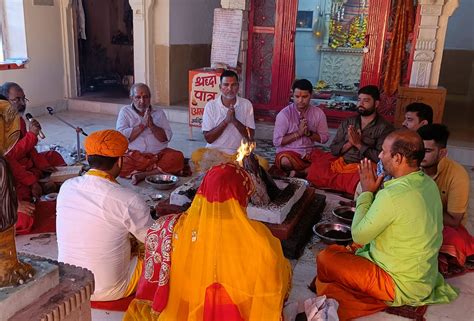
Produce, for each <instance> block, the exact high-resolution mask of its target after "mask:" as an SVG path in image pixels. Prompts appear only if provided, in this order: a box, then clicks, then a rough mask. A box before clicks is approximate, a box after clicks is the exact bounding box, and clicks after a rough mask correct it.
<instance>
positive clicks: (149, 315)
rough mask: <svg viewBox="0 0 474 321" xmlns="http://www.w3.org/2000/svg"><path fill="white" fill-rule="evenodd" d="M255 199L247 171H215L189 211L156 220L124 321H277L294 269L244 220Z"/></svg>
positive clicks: (264, 233) (263, 230)
mask: <svg viewBox="0 0 474 321" xmlns="http://www.w3.org/2000/svg"><path fill="white" fill-rule="evenodd" d="M253 191H254V186H253V182H252V179H251V178H250V176H249V175H248V174H247V173H246V172H245V171H244V170H242V169H241V168H239V167H237V166H236V165H233V164H223V165H217V166H215V167H213V168H211V169H210V170H209V171H208V173H207V174H206V176H205V177H204V179H203V182H202V184H201V186H200V187H199V190H198V192H197V194H196V197H195V198H194V201H193V203H192V205H191V207H190V208H189V210H187V211H186V212H185V213H183V214H173V215H168V216H164V217H161V218H160V219H158V220H157V221H156V223H155V224H154V225H153V227H152V228H151V229H150V230H149V231H148V234H147V237H146V241H145V248H146V254H145V264H144V271H143V272H142V276H141V278H140V282H139V286H138V289H137V295H136V299H135V300H134V301H132V303H131V305H130V306H129V309H128V311H127V313H126V315H125V318H124V320H126V321H139V320H159V321H176V320H180V321H185V320H204V321H223V320H225V321H243V320H246V321H262V320H265V321H280V320H281V316H282V308H283V302H284V300H285V298H286V296H287V294H288V291H289V289H290V281H291V267H290V265H289V262H288V261H287V260H286V259H285V257H284V256H283V251H282V249H281V244H280V242H279V241H278V239H276V238H275V237H274V236H272V234H271V232H270V231H269V230H268V228H267V227H266V226H265V225H263V224H262V223H260V222H257V221H253V220H249V219H248V218H247V214H246V207H247V203H248V200H249V196H250V195H251V193H252V192H253ZM236 231H238V232H237V233H236Z"/></svg>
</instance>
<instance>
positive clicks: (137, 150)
mask: <svg viewBox="0 0 474 321" xmlns="http://www.w3.org/2000/svg"><path fill="white" fill-rule="evenodd" d="M130 98H131V99H132V103H131V104H130V105H128V106H125V107H123V108H122V109H121V110H120V113H119V115H118V118H117V125H116V128H117V130H118V131H119V132H121V133H122V134H123V135H124V136H125V137H127V139H128V141H129V151H128V152H127V153H126V154H125V155H124V161H123V167H122V172H121V173H120V176H121V177H126V178H132V179H133V180H132V183H137V182H138V180H139V178H144V176H146V175H137V176H136V177H134V174H138V173H146V174H148V175H151V174H156V173H160V172H161V173H163V172H164V173H170V174H175V175H179V174H181V173H182V170H183V168H184V156H183V153H181V152H180V151H177V150H174V149H172V148H169V147H168V143H169V141H170V140H171V137H172V135H173V133H172V131H171V127H170V124H169V122H168V119H167V118H166V115H165V113H164V111H163V110H162V109H160V108H158V107H153V106H152V105H151V104H150V99H151V93H150V88H148V86H147V85H145V84H142V83H137V84H134V85H133V86H132V88H131V89H130Z"/></svg>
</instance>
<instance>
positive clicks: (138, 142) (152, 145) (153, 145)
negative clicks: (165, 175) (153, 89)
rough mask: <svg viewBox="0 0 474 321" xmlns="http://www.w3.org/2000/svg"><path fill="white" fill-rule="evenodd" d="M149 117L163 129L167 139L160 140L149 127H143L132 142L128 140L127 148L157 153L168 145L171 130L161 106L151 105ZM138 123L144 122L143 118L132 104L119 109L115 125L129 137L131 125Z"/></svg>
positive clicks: (171, 133)
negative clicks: (164, 140)
mask: <svg viewBox="0 0 474 321" xmlns="http://www.w3.org/2000/svg"><path fill="white" fill-rule="evenodd" d="M151 117H152V118H153V123H154V124H155V125H156V126H158V127H161V128H162V129H163V130H164V131H165V133H166V137H167V138H168V141H166V142H164V143H162V142H160V141H159V140H158V139H156V137H155V136H154V135H153V133H152V132H151V129H150V128H145V130H144V131H143V132H142V133H141V134H140V135H139V136H138V137H137V138H136V139H135V140H134V141H133V142H129V145H128V149H130V150H138V151H140V152H142V153H153V154H157V153H159V152H160V151H161V150H162V149H165V148H166V147H168V142H169V141H170V140H171V137H172V136H173V132H172V131H171V127H170V123H169V122H168V119H167V118H166V115H165V112H164V111H163V110H162V109H161V108H158V107H152V112H151ZM140 124H145V120H144V118H143V117H142V116H140V115H139V114H138V113H137V112H136V111H135V110H134V109H133V107H132V105H127V106H124V107H122V109H121V110H120V112H119V114H118V117H117V124H116V126H115V127H116V129H117V130H118V131H119V132H121V133H122V134H123V135H124V136H125V137H127V139H129V138H130V134H131V133H132V130H133V127H136V126H138V125H140Z"/></svg>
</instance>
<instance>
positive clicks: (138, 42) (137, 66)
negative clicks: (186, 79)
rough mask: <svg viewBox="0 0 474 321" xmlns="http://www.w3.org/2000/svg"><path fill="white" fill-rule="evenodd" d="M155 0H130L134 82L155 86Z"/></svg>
mask: <svg viewBox="0 0 474 321" xmlns="http://www.w3.org/2000/svg"><path fill="white" fill-rule="evenodd" d="M154 2H155V1H154V0H129V3H130V7H131V8H132V11H133V70H134V78H135V79H134V82H135V83H137V82H143V83H146V84H147V85H148V86H149V87H150V88H154V78H153V75H152V71H153V61H154V60H153V52H152V48H153V43H154V41H153V12H152V11H153V4H154Z"/></svg>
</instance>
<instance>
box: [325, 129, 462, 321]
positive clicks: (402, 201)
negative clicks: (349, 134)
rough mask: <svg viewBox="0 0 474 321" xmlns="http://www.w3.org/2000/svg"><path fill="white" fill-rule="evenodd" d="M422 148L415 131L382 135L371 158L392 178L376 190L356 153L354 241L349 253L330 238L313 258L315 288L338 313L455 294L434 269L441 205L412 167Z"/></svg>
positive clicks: (376, 181)
mask: <svg viewBox="0 0 474 321" xmlns="http://www.w3.org/2000/svg"><path fill="white" fill-rule="evenodd" d="M423 156H424V147H423V141H422V140H421V138H420V136H418V134H417V133H415V132H412V131H408V130H399V131H396V132H393V133H392V134H390V135H388V136H387V138H386V139H385V141H384V143H383V145H382V152H381V153H380V155H379V158H380V160H381V161H382V163H383V165H384V169H385V171H386V172H387V174H389V175H391V176H393V177H394V179H393V180H391V181H388V182H385V187H384V189H382V190H380V191H379V192H378V193H377V194H376V195H375V192H376V191H377V190H378V188H379V186H380V184H381V183H382V179H383V177H382V176H380V177H376V176H375V173H374V172H373V170H372V167H371V165H370V161H369V160H367V159H364V160H362V161H361V163H360V166H359V173H360V178H361V185H362V190H363V193H362V194H360V196H359V197H358V199H357V208H356V213H355V216H354V220H353V222H352V238H353V240H354V242H355V243H357V244H360V245H361V246H362V248H359V249H357V250H356V251H355V253H354V252H352V250H349V249H348V248H344V247H342V246H330V247H328V248H327V249H326V250H324V251H322V252H321V253H320V254H319V255H318V258H317V265H318V278H317V282H316V286H317V290H318V295H323V294H325V295H327V296H328V297H332V298H335V299H336V300H337V301H338V302H339V310H338V314H339V317H340V319H341V320H347V319H352V318H356V317H360V316H363V315H367V314H371V313H374V312H377V311H380V310H383V309H385V308H386V307H387V305H389V306H401V305H411V306H420V305H425V304H433V303H448V302H450V301H452V300H453V299H455V298H456V297H457V291H456V290H455V289H454V288H452V287H451V286H450V285H449V284H447V283H445V281H444V279H443V277H442V275H441V274H440V273H439V272H438V260H437V258H438V252H439V249H440V247H441V243H442V230H443V207H442V204H441V199H440V196H439V191H438V187H437V186H436V183H435V182H434V181H433V180H432V179H431V178H430V177H429V176H427V175H425V174H424V173H423V172H422V171H420V170H419V166H420V162H421V161H422V160H423ZM354 254H355V255H354ZM349 267H350V268H349Z"/></svg>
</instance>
